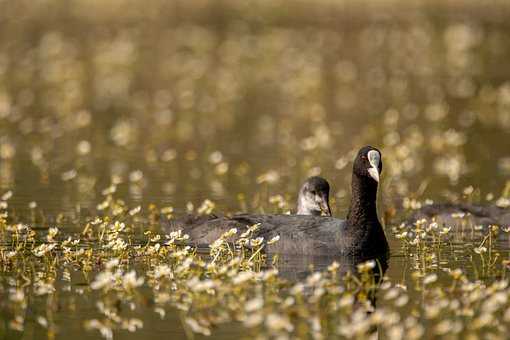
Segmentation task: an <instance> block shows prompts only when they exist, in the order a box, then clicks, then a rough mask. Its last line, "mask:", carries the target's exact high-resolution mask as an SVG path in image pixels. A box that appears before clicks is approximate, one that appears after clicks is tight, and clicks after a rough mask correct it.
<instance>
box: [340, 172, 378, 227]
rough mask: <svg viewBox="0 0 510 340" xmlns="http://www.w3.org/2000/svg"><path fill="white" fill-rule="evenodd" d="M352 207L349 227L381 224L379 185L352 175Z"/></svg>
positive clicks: (349, 215) (348, 216) (348, 215)
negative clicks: (378, 208) (378, 214)
mask: <svg viewBox="0 0 510 340" xmlns="http://www.w3.org/2000/svg"><path fill="white" fill-rule="evenodd" d="M351 183H352V184H351V188H352V196H351V206H350V208H349V213H348V214H347V221H348V222H349V225H362V226H363V225H366V224H373V223H374V222H377V223H379V219H378V218H377V206H376V200H377V183H376V182H375V181H372V180H371V179H369V178H365V177H360V176H358V175H356V174H354V173H353V175H352V182H351Z"/></svg>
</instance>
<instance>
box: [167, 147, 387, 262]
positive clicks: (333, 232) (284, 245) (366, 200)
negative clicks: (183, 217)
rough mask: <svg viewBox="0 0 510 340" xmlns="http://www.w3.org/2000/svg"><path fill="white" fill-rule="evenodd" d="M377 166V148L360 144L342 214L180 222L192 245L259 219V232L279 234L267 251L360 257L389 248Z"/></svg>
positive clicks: (267, 237)
mask: <svg viewBox="0 0 510 340" xmlns="http://www.w3.org/2000/svg"><path fill="white" fill-rule="evenodd" d="M381 171H382V161H381V153H380V151H379V150H378V149H376V148H374V147H371V146H365V147H363V148H361V149H360V150H359V152H358V154H357V156H356V158H355V159H354V164H353V171H352V183H351V190H352V196H351V203H350V208H349V212H348V214H347V218H346V219H345V220H344V219H338V218H334V217H329V216H315V215H310V216H303V215H260V214H239V215H235V216H233V217H216V218H211V219H208V220H205V221H204V220H199V221H192V222H191V223H188V224H184V225H181V226H178V228H181V229H184V231H185V232H186V233H187V234H189V235H190V239H191V241H192V242H193V243H194V244H196V245H201V244H210V243H211V242H213V241H215V240H216V239H217V238H219V237H220V236H221V235H222V234H223V233H225V232H226V231H228V230H230V229H231V228H237V229H238V230H239V231H240V232H239V233H238V234H240V233H241V232H243V231H244V230H245V229H246V227H247V226H251V225H254V224H260V226H259V229H258V230H257V232H256V236H257V237H263V238H264V239H265V240H270V239H272V238H273V237H275V236H276V235H278V236H279V237H280V240H279V241H278V242H276V243H274V244H272V245H268V246H267V248H266V251H268V252H271V253H282V254H300V255H350V256H356V257H358V258H359V257H362V258H364V257H370V256H374V255H376V254H383V253H387V252H388V250H389V247H388V242H387V240H386V236H385V235H384V231H383V228H382V226H381V224H380V223H379V219H378V217H377V209H376V198H377V187H378V184H379V177H380V174H381ZM298 210H299V209H298ZM173 229H174V230H175V229H176V228H175V225H174V228H173Z"/></svg>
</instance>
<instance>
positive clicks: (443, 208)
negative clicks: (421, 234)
mask: <svg viewBox="0 0 510 340" xmlns="http://www.w3.org/2000/svg"><path fill="white" fill-rule="evenodd" d="M423 218H424V219H427V220H434V221H436V222H438V223H439V224H441V225H447V226H457V225H459V224H462V222H463V221H464V222H468V223H470V224H473V225H483V226H486V225H500V226H507V225H510V208H504V207H498V206H496V205H490V204H475V203H434V204H429V205H425V206H423V207H422V208H420V209H418V210H416V211H415V212H414V213H413V214H412V215H411V218H410V220H411V221H413V222H414V221H416V220H419V219H423Z"/></svg>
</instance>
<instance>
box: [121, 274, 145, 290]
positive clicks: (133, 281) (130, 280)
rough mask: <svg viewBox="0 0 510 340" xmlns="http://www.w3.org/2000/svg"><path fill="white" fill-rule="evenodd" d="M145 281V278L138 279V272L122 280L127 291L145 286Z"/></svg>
mask: <svg viewBox="0 0 510 340" xmlns="http://www.w3.org/2000/svg"><path fill="white" fill-rule="evenodd" d="M143 282H144V279H143V277H138V278H137V277H136V272H135V271H134V270H132V271H130V272H129V273H127V274H125V275H124V277H123V278H122V286H123V287H124V289H125V290H130V289H133V288H136V287H140V286H141V285H143Z"/></svg>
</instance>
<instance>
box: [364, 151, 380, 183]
mask: <svg viewBox="0 0 510 340" xmlns="http://www.w3.org/2000/svg"><path fill="white" fill-rule="evenodd" d="M367 157H368V161H369V162H370V168H368V174H369V175H370V177H372V178H373V179H374V180H375V181H376V182H377V183H379V163H380V162H381V155H380V154H379V152H377V151H375V150H370V151H369V152H368V154H367Z"/></svg>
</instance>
